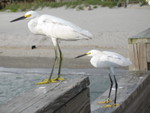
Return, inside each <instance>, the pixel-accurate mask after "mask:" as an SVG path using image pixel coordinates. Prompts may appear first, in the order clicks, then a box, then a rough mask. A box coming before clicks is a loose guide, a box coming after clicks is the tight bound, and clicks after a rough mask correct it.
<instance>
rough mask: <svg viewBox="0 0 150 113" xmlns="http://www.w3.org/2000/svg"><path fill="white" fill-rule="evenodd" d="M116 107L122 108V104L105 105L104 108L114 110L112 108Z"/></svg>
mask: <svg viewBox="0 0 150 113" xmlns="http://www.w3.org/2000/svg"><path fill="white" fill-rule="evenodd" d="M116 106H120V104H111V105H105V106H104V108H112V107H116Z"/></svg>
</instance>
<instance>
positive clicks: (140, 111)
mask: <svg viewBox="0 0 150 113" xmlns="http://www.w3.org/2000/svg"><path fill="white" fill-rule="evenodd" d="M149 81H150V72H129V73H127V74H126V75H125V76H123V77H122V78H121V79H120V80H119V81H118V84H119V86H120V87H121V88H119V90H118V99H117V103H120V104H121V105H120V106H118V107H114V108H103V106H104V105H100V104H97V102H98V101H103V100H104V99H106V98H107V96H108V90H107V91H106V92H105V93H104V94H103V95H101V96H100V97H98V98H97V99H96V100H95V101H94V102H93V103H92V105H91V110H92V113H146V111H148V108H149V106H150V102H149V101H150V98H149V97H150V96H149V95H150V90H149V89H150V83H149ZM112 93H113V94H112V96H111V98H112V99H113V98H114V92H112Z"/></svg>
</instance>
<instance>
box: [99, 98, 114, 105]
mask: <svg viewBox="0 0 150 113" xmlns="http://www.w3.org/2000/svg"><path fill="white" fill-rule="evenodd" d="M111 102H112V100H110V98H107V99H106V100H105V101H100V102H98V103H99V104H108V103H111Z"/></svg>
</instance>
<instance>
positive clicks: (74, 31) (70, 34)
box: [10, 11, 93, 84]
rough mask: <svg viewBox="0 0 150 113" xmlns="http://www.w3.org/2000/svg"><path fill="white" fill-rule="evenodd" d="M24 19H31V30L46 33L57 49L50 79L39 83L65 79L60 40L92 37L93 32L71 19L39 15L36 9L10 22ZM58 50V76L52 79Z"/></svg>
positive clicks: (29, 24) (36, 32)
mask: <svg viewBox="0 0 150 113" xmlns="http://www.w3.org/2000/svg"><path fill="white" fill-rule="evenodd" d="M22 19H31V20H30V21H29V22H28V28H29V30H30V31H31V32H32V33H34V34H40V35H45V36H47V37H49V38H51V39H52V42H53V45H54V50H55V60H54V64H53V67H52V70H51V73H50V76H49V79H46V80H44V81H42V82H39V83H38V84H46V83H49V82H56V81H57V80H64V79H63V78H61V77H60V76H61V66H62V60H63V57H62V52H61V49H60V46H59V40H65V41H75V40H82V39H86V40H87V39H90V38H92V37H93V36H92V34H91V33H89V32H88V31H87V30H84V29H82V28H80V27H78V26H76V25H74V24H72V23H71V22H69V21H66V20H63V19H61V18H58V17H55V16H51V15H47V14H44V15H39V14H38V13H37V12H35V11H28V12H27V13H25V15H24V16H22V17H19V18H17V19H14V20H12V21H10V22H15V21H18V20H22ZM58 52H59V57H60V61H59V69H58V77H57V78H56V79H52V75H53V71H54V68H55V65H56V62H57V60H58V58H59V57H58Z"/></svg>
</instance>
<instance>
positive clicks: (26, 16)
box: [10, 15, 31, 22]
mask: <svg viewBox="0 0 150 113" xmlns="http://www.w3.org/2000/svg"><path fill="white" fill-rule="evenodd" d="M30 16H31V15H24V16H21V17H19V18H16V19H14V20H12V21H10V22H15V21H18V20H23V19H26V18H28V17H30Z"/></svg>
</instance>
